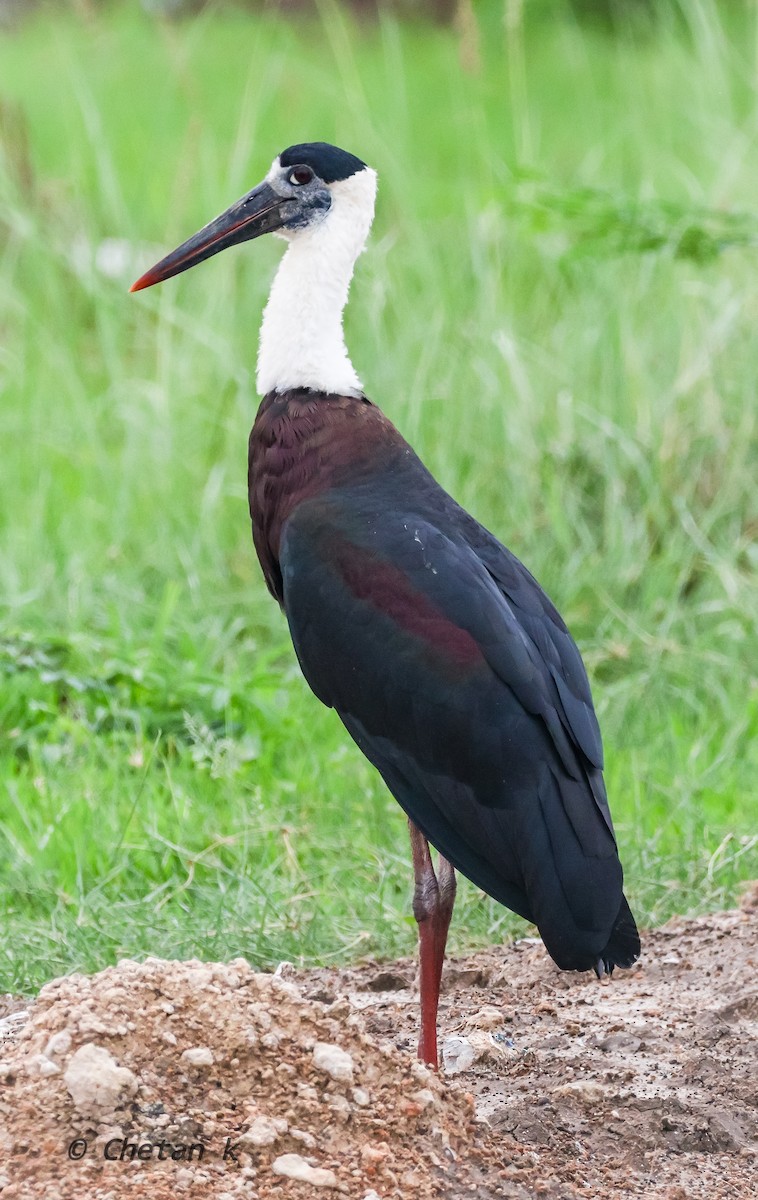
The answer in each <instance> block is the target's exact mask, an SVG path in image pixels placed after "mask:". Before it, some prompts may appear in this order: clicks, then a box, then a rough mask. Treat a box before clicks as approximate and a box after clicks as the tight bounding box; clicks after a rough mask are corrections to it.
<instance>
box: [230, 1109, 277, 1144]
mask: <svg viewBox="0 0 758 1200" xmlns="http://www.w3.org/2000/svg"><path fill="white" fill-rule="evenodd" d="M286 1132H287V1122H286V1121H284V1120H283V1119H282V1118H281V1117H263V1116H261V1117H256V1118H255V1120H254V1121H252V1123H251V1125H250V1128H249V1129H248V1130H247V1132H246V1133H243V1134H241V1135H240V1138H239V1141H240V1142H241V1143H242V1145H243V1146H272V1145H273V1144H274V1142H275V1141H276V1139H277V1138H278V1137H280V1136H281V1135H282V1134H283V1133H286Z"/></svg>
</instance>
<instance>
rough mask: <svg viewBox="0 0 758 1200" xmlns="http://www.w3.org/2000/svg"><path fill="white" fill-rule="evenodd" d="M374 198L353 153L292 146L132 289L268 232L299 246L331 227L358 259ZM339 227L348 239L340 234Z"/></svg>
mask: <svg viewBox="0 0 758 1200" xmlns="http://www.w3.org/2000/svg"><path fill="white" fill-rule="evenodd" d="M375 195H376V173H375V172H374V171H372V170H371V168H370V167H367V166H366V164H365V163H364V162H362V161H361V159H360V158H356V156H355V155H354V154H349V153H348V152H347V151H346V150H340V149H339V148H338V147H337V146H331V145H329V143H328V142H303V143H301V144H299V145H297V146H290V147H289V148H288V149H287V150H283V151H282V153H281V154H279V155H278V156H277V157H276V158H275V159H274V161H273V163H272V164H271V170H270V171H269V173H268V175H267V176H266V178H265V179H264V180H263V182H262V183H260V184H259V185H258V186H257V187H255V188H253V190H252V191H251V192H248V193H247V195H245V196H243V197H242V199H241V200H238V201H237V203H236V204H233V205H232V206H231V208H228V209H227V210H226V212H224V213H222V214H221V216H220V217H216V219H215V220H214V221H211V222H210V224H208V225H206V226H205V227H204V228H203V229H201V230H200V231H199V232H198V233H196V234H194V235H193V236H192V237H191V238H188V240H187V241H186V242H183V243H182V245H181V246H179V247H178V248H177V249H176V250H173V251H172V252H171V254H168V255H167V256H166V257H165V258H163V259H161V261H160V262H159V263H156V265H155V266H154V267H151V268H150V270H149V271H146V272H145V274H144V275H142V276H141V277H140V278H139V279H138V280H137V282H136V283H134V284H132V287H131V291H133V292H138V291H141V289H142V288H146V287H152V285H153V284H154V283H160V282H161V281H162V280H164V279H170V278H171V276H172V275H178V274H179V273H180V272H181V271H186V270H187V269H188V268H189V267H194V266H195V265H196V264H197V263H200V262H203V260H204V259H206V258H211V257H212V255H214V254H218V252H219V250H225V249H226V247H227V246H235V245H236V244H237V243H238V242H247V241H250V240H251V239H252V238H257V237H260V236H261V234H264V233H275V234H277V235H278V236H279V237H283V238H286V239H287V240H288V241H290V242H296V241H298V240H299V239H301V238H310V237H312V236H316V235H317V231H319V230H321V229H323V231H324V232H326V230H327V229H328V230H329V231H330V232H332V233H334V234H337V235H338V236H337V241H338V242H345V243H346V244H347V246H348V250H349V251H350V252H351V253H352V257H353V261H354V260H355V257H356V256H357V254H358V253H359V252H360V250H361V248H362V246H363V243H364V242H365V239H366V235H367V234H368V231H369V228H370V225H371V221H372V219H373V215H374V199H375ZM338 225H339V226H340V227H341V229H342V230H343V231H344V232H345V234H346V235H348V236H345V237H341V236H339V231H338V229H337V226H338Z"/></svg>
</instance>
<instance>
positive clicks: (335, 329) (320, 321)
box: [257, 167, 376, 396]
mask: <svg viewBox="0 0 758 1200" xmlns="http://www.w3.org/2000/svg"><path fill="white" fill-rule="evenodd" d="M330 190H331V193H332V206H331V208H330V209H329V212H328V213H327V215H326V217H325V218H324V219H323V220H322V221H321V222H320V223H319V224H317V225H312V226H309V227H306V228H305V229H301V230H295V231H292V232H289V233H286V234H285V236H286V237H287V240H288V241H289V247H288V248H287V253H286V254H285V256H284V258H283V259H282V261H281V263H280V264H279V270H278V271H277V273H276V278H275V279H274V283H273V286H272V288H271V294H270V296H269V299H268V304H267V305H266V309H265V312H264V314H263V324H262V326H261V337H260V344H259V347H258V378H257V384H258V391H259V393H260V394H261V395H265V394H266V393H267V392H271V391H278V392H283V391H287V390H288V389H290V388H312V389H314V390H316V391H320V392H333V393H337V394H339V395H345V396H355V395H360V394H361V392H362V391H363V388H362V385H361V381H360V379H359V378H358V376H357V375H356V373H355V369H354V367H353V364H352V363H351V362H350V359H349V357H348V353H347V349H346V348H345V338H344V335H343V332H342V312H343V309H344V307H345V304H346V302H347V294H348V291H349V288H350V280H351V279H352V276H353V268H354V266H355V260H356V259H357V257H358V255H359V254H360V252H361V250H362V249H363V247H364V245H365V243H366V238H367V236H368V231H369V229H370V227H371V221H372V219H373V216H374V199H375V196H376V172H375V171H372V170H371V168H370V167H366V168H365V169H364V170H362V171H358V172H357V173H356V174H355V175H351V176H350V177H349V179H343V180H340V181H339V182H337V183H333V184H331V187H330Z"/></svg>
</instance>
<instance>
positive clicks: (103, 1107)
mask: <svg viewBox="0 0 758 1200" xmlns="http://www.w3.org/2000/svg"><path fill="white" fill-rule="evenodd" d="M63 1079H64V1082H65V1084H66V1087H67V1088H68V1091H69V1094H70V1096H71V1099H72V1100H73V1102H74V1106H75V1108H76V1109H77V1110H78V1112H79V1113H81V1115H82V1116H84V1117H98V1118H100V1117H102V1116H103V1115H104V1114H105V1113H109V1112H112V1111H113V1109H114V1108H118V1107H119V1106H120V1105H122V1104H124V1103H126V1101H127V1100H131V1098H132V1096H134V1095H135V1093H136V1091H137V1077H136V1076H135V1075H134V1073H133V1072H132V1071H130V1070H129V1069H128V1067H120V1066H119V1065H118V1063H117V1062H116V1060H115V1058H114V1057H113V1055H112V1054H110V1053H109V1052H108V1051H107V1050H106V1049H105V1048H104V1047H103V1046H98V1045H96V1044H95V1043H94V1042H87V1043H86V1044H85V1045H84V1046H80V1047H79V1049H78V1050H77V1051H76V1053H75V1054H73V1055H72V1056H71V1059H70V1061H69V1064H68V1066H67V1067H66V1070H65V1072H64V1075H63Z"/></svg>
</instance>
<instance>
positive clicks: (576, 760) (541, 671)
mask: <svg viewBox="0 0 758 1200" xmlns="http://www.w3.org/2000/svg"><path fill="white" fill-rule="evenodd" d="M375 195H376V174H375V172H374V171H373V170H372V169H371V168H370V167H368V166H367V165H366V164H365V163H364V162H362V161H361V160H360V159H359V158H356V157H355V156H354V155H352V154H348V153H347V152H346V151H344V150H339V149H338V148H337V147H335V146H331V145H328V144H326V143H323V142H311V143H305V144H301V145H296V146H290V147H289V149H287V150H285V151H284V152H283V153H282V154H280V155H279V156H278V157H277V158H275V159H274V162H273V165H272V167H271V170H270V171H269V173H268V175H267V176H266V178H265V180H264V181H263V183H261V184H260V185H259V186H258V187H256V188H254V189H253V191H251V192H249V193H248V194H247V195H246V196H243V197H242V199H241V200H239V201H238V202H237V203H236V204H234V205H232V207H231V208H230V209H228V210H227V212H225V213H223V215H222V216H220V217H217V218H216V220H215V221H212V222H211V223H210V224H209V225H206V226H205V228H204V229H202V230H200V232H199V233H197V234H195V235H194V237H191V238H190V239H189V240H188V241H186V242H184V243H183V245H181V246H180V247H179V248H178V249H177V250H174V251H173V253H172V254H169V255H168V256H167V257H166V258H164V259H162V261H161V262H159V263H158V264H157V265H156V266H154V267H153V268H152V269H151V270H150V271H147V272H146V273H145V274H144V275H143V276H142V277H141V278H140V279H139V280H137V282H136V283H135V284H134V286H133V288H132V290H133V291H138V290H139V289H141V288H145V287H150V286H151V285H152V284H154V283H158V282H160V281H161V280H164V279H168V278H169V277H170V276H172V275H176V274H178V273H179V272H180V271H185V270H186V269H187V268H188V267H192V266H195V264H196V263H199V262H202V261H203V259H206V258H210V257H211V256H212V255H213V254H216V253H218V251H219V250H223V249H225V248H226V247H227V246H233V245H235V244H236V243H237V242H244V241H248V240H250V239H252V238H256V237H259V236H260V235H261V234H263V233H276V234H277V236H279V237H282V238H284V239H285V240H286V241H287V243H288V248H287V252H286V254H285V255H284V258H283V259H282V262H281V264H280V266H279V269H278V272H277V274H276V278H275V280H274V283H273V286H272V288H271V294H270V297H269V300H268V304H267V305H266V309H265V313H264V316H263V325H262V328H261V336H260V347H259V352H258V376H257V382H258V391H259V392H260V394H261V395H262V396H263V401H262V403H261V406H260V408H259V410H258V414H257V416H256V419H255V424H254V425H253V429H252V432H251V434H250V444H249V460H248V461H249V474H248V486H249V498H250V514H251V517H252V526H253V539H254V542H255V547H256V550H257V552H258V558H259V559H260V564H261V567H262V568H263V574H264V575H265V578H266V583H267V584H268V588H269V590H270V592H271V593H272V595H273V596H274V597H275V598H276V600H278V602H279V604H280V605H281V607H282V608H283V610H284V613H285V615H286V618H287V621H288V623H289V628H290V632H291V634H292V641H293V643H294V646H295V651H296V653H297V657H298V659H299V661H300V665H301V667H302V670H303V673H304V675H305V678H306V679H307V681H308V683H309V684H310V686H311V688H312V689H313V691H314V692H315V694H316V695H317V696H318V698H319V699H320V700H321V701H322V702H323V703H324V704H326V705H329V706H330V707H332V708H334V709H335V710H336V711H337V713H338V714H339V716H340V718H341V720H342V722H343V723H344V725H345V727H346V729H347V731H348V733H349V734H350V736H351V737H352V738H353V739H354V740H355V741H356V742H357V744H358V746H359V747H360V748H361V750H362V751H363V753H364V754H365V755H366V757H367V758H368V759H369V760H370V762H372V763H373V764H374V766H375V767H376V768H377V770H378V771H379V772H380V774H381V775H382V777H383V778H384V780H385V782H386V784H387V786H388V788H389V789H390V791H391V792H392V794H393V795H394V796H395V798H396V799H397V801H398V802H399V804H400V805H401V807H402V808H403V809H404V811H405V813H406V814H407V817H408V823H409V828H410V837H411V850H412V856H413V869H414V874H415V893H414V898H413V911H414V915H415V918H416V920H417V922H418V930H419V944H420V987H421V1036H420V1041H419V1056H420V1057H421V1058H422V1059H423V1060H424V1061H426V1062H427V1063H430V1064H433V1065H436V1064H437V1007H438V999H439V988H440V977H441V972H442V962H443V957H444V952H445V943H446V941H447V933H448V927H449V924H450V918H451V914H452V910H453V902H454V898H455V886H456V885H455V869H457V870H459V871H460V872H461V873H462V874H464V875H466V876H467V877H468V878H469V879H470V880H472V881H473V882H474V883H475V884H476V885H477V886H478V887H480V888H482V889H483V890H484V891H485V892H488V893H489V895H490V896H493V897H494V898H495V899H496V900H498V901H500V903H501V904H504V905H505V906H506V907H507V908H510V909H512V910H513V911H514V912H516V913H519V914H520V915H521V916H522V917H525V918H526V919H527V920H528V921H532V922H534V924H536V926H537V928H538V929H539V931H540V934H541V936H542V939H543V941H544V943H545V946H546V947H547V950H548V952H549V954H550V955H551V956H552V958H553V959H554V960H555V962H556V963H557V964H558V966H559V967H561V968H562V969H564V970H573V971H584V970H588V969H591V968H594V969H595V970H596V971H597V972H598V974H603V973H604V972H610V971H611V970H612V969H613V967H614V966H620V967H628V966H631V964H632V963H633V962H634V961H635V960H636V958H637V957H638V955H639V951H640V942H639V936H638V933H637V929H636V926H635V922H634V918H633V916H632V913H631V911H630V909H629V905H628V903H627V901H626V898H625V897H624V894H623V891H622V869H621V863H620V861H619V856H618V852H617V848H616V841H615V838H614V833H613V825H612V823H611V814H610V811H609V808H608V801H607V798H606V792H605V787H604V784H603V775H602V767H603V755H602V746H601V740H600V730H599V728H598V724H597V719H596V716H595V711H594V708H593V705H592V697H591V695H590V688H589V684H588V681H587V675H586V672H585V669H584V664H583V663H582V659H581V657H580V655H579V651H578V650H577V648H576V645H575V643H574V642H573V640H572V638H571V635H570V634H569V632H568V630H567V628H566V626H565V624H564V622H563V620H562V619H561V617H560V616H559V614H558V612H557V611H556V609H555V607H554V606H553V604H552V603H551V602H550V600H549V599H548V597H547V596H546V595H545V593H544V592H543V591H542V589H541V588H540V586H539V584H538V583H537V582H536V581H535V580H534V578H533V577H532V576H531V575H530V574H529V572H528V571H527V569H526V568H525V567H524V566H522V564H521V563H520V562H519V560H518V559H517V558H515V557H514V555H513V554H511V553H510V551H509V550H507V549H506V548H505V546H503V545H502V544H501V543H500V542H499V541H498V540H497V539H496V538H495V537H494V536H493V535H492V534H491V533H489V532H488V530H486V529H484V528H483V527H482V526H481V525H480V524H479V523H478V521H476V520H475V519H474V518H473V517H472V516H470V515H469V514H468V513H467V512H465V511H464V510H463V509H462V508H461V507H460V506H459V505H458V504H456V502H455V500H453V499H452V498H451V497H450V496H449V495H448V494H447V492H445V491H444V490H443V489H442V488H441V487H440V485H439V484H438V483H437V482H436V481H435V480H434V479H433V478H432V476H431V475H430V473H429V471H427V469H426V468H425V466H424V465H423V463H422V462H421V461H420V459H419V458H418V457H417V456H416V454H415V453H414V452H413V450H412V449H411V447H410V446H409V445H408V443H407V442H406V441H404V439H403V438H402V437H401V435H400V434H399V433H398V431H397V430H396V429H395V427H394V426H393V425H392V423H391V422H390V421H389V420H388V419H387V417H385V416H384V414H383V413H382V412H381V410H380V409H379V408H377V406H376V405H375V404H373V403H372V402H371V401H370V400H369V399H367V397H366V396H365V395H364V393H363V388H362V386H361V382H360V379H359V378H358V376H357V374H356V372H355V370H354V368H353V365H352V363H351V362H350V359H349V357H348V354H347V351H346V348H345V342H344V337H343V332H342V314H343V310H344V307H345V303H346V301H347V295H348V288H349V286H350V280H351V278H352V274H353V268H354V266H355V261H356V259H357V257H358V255H359V254H360V253H361V251H362V249H363V247H364V244H365V242H366V238H367V235H368V232H369V228H370V226H371V222H372V219H373V215H374V199H375ZM430 844H431V845H432V846H433V847H435V848H436V850H437V851H438V854H439V862H438V867H437V871H436V873H435V870H434V866H433V863H432V858H431V855H430V851H429V845H430Z"/></svg>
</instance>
